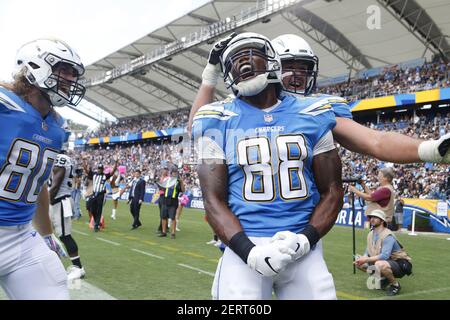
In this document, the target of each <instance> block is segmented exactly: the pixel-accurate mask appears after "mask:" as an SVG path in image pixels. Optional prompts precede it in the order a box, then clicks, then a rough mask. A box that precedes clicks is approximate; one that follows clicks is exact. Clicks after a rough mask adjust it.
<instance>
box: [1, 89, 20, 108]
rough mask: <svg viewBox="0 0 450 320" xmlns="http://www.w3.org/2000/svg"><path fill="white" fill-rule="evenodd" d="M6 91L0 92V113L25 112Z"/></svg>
mask: <svg viewBox="0 0 450 320" xmlns="http://www.w3.org/2000/svg"><path fill="white" fill-rule="evenodd" d="M7 92H8V91H6V89H3V90H1V91H0V111H3V112H4V111H19V112H25V109H23V108H22V107H21V106H19V105H18V104H17V103H16V102H15V101H14V100H13V99H11V98H10V97H9V96H8V94H7Z"/></svg>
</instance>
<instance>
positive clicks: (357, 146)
mask: <svg viewBox="0 0 450 320" xmlns="http://www.w3.org/2000/svg"><path fill="white" fill-rule="evenodd" d="M333 136H334V138H335V139H336V140H337V141H338V142H339V143H340V144H341V145H342V146H343V147H344V148H346V149H348V150H350V151H354V152H358V153H361V154H365V155H370V156H373V157H375V158H377V159H379V160H383V161H389V162H395V163H411V162H420V161H421V159H420V158H419V153H418V149H419V145H420V144H421V143H422V142H423V140H419V139H414V138H411V137H408V136H406V135H403V134H400V133H396V132H387V131H378V130H373V129H370V128H367V127H365V126H363V125H360V124H359V123H357V122H356V121H353V120H351V119H346V118H336V127H335V128H334V129H333Z"/></svg>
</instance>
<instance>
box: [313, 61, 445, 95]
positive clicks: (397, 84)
mask: <svg viewBox="0 0 450 320" xmlns="http://www.w3.org/2000/svg"><path fill="white" fill-rule="evenodd" d="M449 86H450V63H447V64H445V63H443V62H440V61H439V62H432V63H425V64H423V65H422V66H417V67H415V68H411V67H407V68H401V67H400V66H398V65H394V66H389V67H385V68H384V69H383V71H382V72H381V74H379V75H377V76H374V77H368V76H365V77H364V78H362V79H353V80H350V81H348V82H343V83H338V84H335V85H331V86H326V87H322V88H319V92H320V93H325V94H331V95H338V96H341V97H343V98H346V99H347V100H348V101H354V100H361V99H367V98H374V97H381V96H388V95H394V94H399V93H411V92H417V91H422V90H430V89H435V88H446V87H449Z"/></svg>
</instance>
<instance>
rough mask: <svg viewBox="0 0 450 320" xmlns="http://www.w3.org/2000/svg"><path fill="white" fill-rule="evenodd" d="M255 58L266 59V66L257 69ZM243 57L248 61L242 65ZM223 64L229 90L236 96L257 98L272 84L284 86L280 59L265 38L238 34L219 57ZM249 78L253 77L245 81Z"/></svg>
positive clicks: (251, 33)
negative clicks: (256, 96) (282, 84)
mask: <svg viewBox="0 0 450 320" xmlns="http://www.w3.org/2000/svg"><path fill="white" fill-rule="evenodd" d="M244 49H247V50H244ZM253 56H258V57H261V58H263V59H265V60H266V61H267V63H266V67H265V68H264V69H262V70H257V69H256V68H255V63H254V62H253ZM243 57H249V58H248V59H246V61H244V63H242V62H241V61H242V58H243ZM220 62H221V67H222V71H223V75H224V81H225V83H226V86H227V89H228V88H231V89H232V90H233V93H234V95H235V96H236V97H239V96H244V97H249V96H254V95H257V94H258V93H260V92H261V91H263V90H264V89H265V88H266V87H267V85H268V84H269V83H279V84H280V85H281V79H282V78H281V61H280V57H279V56H278V54H277V52H276V51H275V49H274V48H273V46H272V44H271V43H270V40H269V39H268V38H266V37H265V36H263V35H260V34H257V33H253V32H244V33H241V34H238V35H237V36H235V37H234V38H233V39H232V40H231V41H230V42H229V43H228V45H227V46H226V48H225V50H224V51H223V53H222V55H221V56H220ZM236 68H239V69H240V70H237V69H236ZM232 73H234V74H235V76H233V74H232ZM247 77H251V78H250V79H246V78H247Z"/></svg>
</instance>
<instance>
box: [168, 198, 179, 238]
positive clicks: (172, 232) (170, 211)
mask: <svg viewBox="0 0 450 320" xmlns="http://www.w3.org/2000/svg"><path fill="white" fill-rule="evenodd" d="M176 212H177V207H175V206H169V207H168V214H169V219H172V226H171V228H170V238H171V239H175V230H176V228H177V220H176V219H175V216H176Z"/></svg>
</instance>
